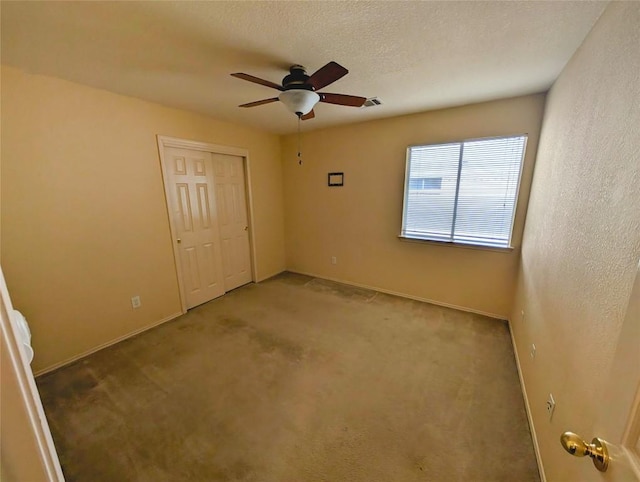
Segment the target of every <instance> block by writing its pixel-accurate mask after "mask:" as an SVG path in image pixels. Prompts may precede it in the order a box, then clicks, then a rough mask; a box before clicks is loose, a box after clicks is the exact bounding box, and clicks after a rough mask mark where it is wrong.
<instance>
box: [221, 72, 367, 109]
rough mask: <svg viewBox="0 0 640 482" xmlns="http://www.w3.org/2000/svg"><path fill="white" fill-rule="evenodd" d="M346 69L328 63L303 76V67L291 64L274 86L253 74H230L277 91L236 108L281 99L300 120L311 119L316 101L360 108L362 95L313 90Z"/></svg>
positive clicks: (364, 99) (324, 85)
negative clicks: (268, 96) (276, 95)
mask: <svg viewBox="0 0 640 482" xmlns="http://www.w3.org/2000/svg"><path fill="white" fill-rule="evenodd" d="M348 73H349V71H348V70H347V69H345V68H344V67H343V66H342V65H340V64H338V63H337V62H333V61H332V62H329V63H328V64H327V65H325V66H324V67H322V68H320V69H319V70H317V71H316V72H315V73H313V74H312V75H311V76H309V75H307V71H306V69H305V68H304V67H303V66H302V65H297V64H296V65H292V66H291V67H290V68H289V75H287V76H286V77H285V78H284V79H282V85H278V84H276V83H274V82H271V81H269V80H264V79H260V78H259V77H254V76H253V75H249V74H244V73H242V72H237V73H235V74H231V75H232V76H233V77H237V78H238V79H242V80H247V81H249V82H253V83H255V84H260V85H264V86H266V87H271V88H272V89H276V90H279V91H281V94H280V95H278V97H272V98H270V99H263V100H258V101H255V102H249V103H248V104H242V105H239V106H238V107H256V106H258V105H264V104H270V103H271V102H278V101H280V102H282V103H283V104H284V105H285V106H286V107H287V109H289V110H290V111H291V112H293V113H294V114H296V115H297V116H298V118H300V119H302V120H307V119H313V118H314V117H315V114H314V112H313V107H314V106H315V105H316V104H317V103H318V102H325V103H327V104H337V105H346V106H350V107H361V106H362V105H363V104H364V103H365V101H366V100H367V99H366V97H357V96H355V95H345V94H329V93H325V92H321V93H319V92H316V91H318V90H320V89H322V88H323V87H326V86H327V85H329V84H332V83H334V82H335V81H336V80H338V79H341V78H342V77H344V76H345V75H347V74H348Z"/></svg>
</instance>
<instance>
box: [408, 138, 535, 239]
mask: <svg viewBox="0 0 640 482" xmlns="http://www.w3.org/2000/svg"><path fill="white" fill-rule="evenodd" d="M526 142H527V136H525V135H523V136H514V137H500V138H490V139H477V140H470V141H462V142H451V143H447V144H431V145H425V146H413V147H409V149H408V150H407V169H406V179H405V189H404V206H403V214H402V234H401V236H402V237H405V238H413V239H423V240H431V241H444V242H450V243H463V244H473V245H479V246H491V247H502V248H506V247H509V246H510V245H511V231H512V228H513V216H514V212H515V206H516V200H517V197H518V187H519V184H520V172H521V170H522V160H523V158H524V151H525V146H526Z"/></svg>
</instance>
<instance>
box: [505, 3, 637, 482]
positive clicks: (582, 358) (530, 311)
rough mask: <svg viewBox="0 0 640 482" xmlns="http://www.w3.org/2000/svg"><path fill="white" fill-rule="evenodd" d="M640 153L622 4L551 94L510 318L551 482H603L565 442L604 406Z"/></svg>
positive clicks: (630, 257)
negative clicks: (551, 399)
mask: <svg viewBox="0 0 640 482" xmlns="http://www.w3.org/2000/svg"><path fill="white" fill-rule="evenodd" d="M639 153H640V4H639V3H636V2H627V3H618V2H614V3H612V4H610V6H609V7H608V8H607V10H606V11H605V13H604V14H603V15H602V17H601V18H600V20H599V21H598V23H597V24H596V25H595V27H594V29H593V30H592V32H591V33H590V34H589V36H588V37H587V39H586V40H585V42H584V44H583V45H582V46H581V47H580V49H579V50H578V51H577V52H576V54H575V55H574V57H573V58H572V60H571V61H570V62H569V63H568V65H567V66H566V68H565V70H564V71H563V73H562V75H561V76H560V77H559V79H558V80H557V81H556V83H555V84H554V86H553V88H552V89H551V91H550V93H549V95H548V100H547V106H546V110H545V116H544V120H543V129H542V134H541V139H540V145H539V148H538V158H537V161H536V168H535V176H534V181H533V186H532V193H531V199H530V203H529V212H528V214H527V225H526V229H525V234H524V240H523V246H522V263H521V268H520V273H519V281H518V288H517V296H516V301H515V304H514V307H513V313H512V317H511V319H512V322H513V326H514V332H515V339H516V345H517V349H518V352H519V353H520V361H521V363H522V370H523V375H524V380H525V384H526V389H527V392H528V399H529V403H530V405H531V410H532V416H533V420H534V424H535V429H536V433H537V437H538V441H539V444H540V450H541V455H542V459H543V462H544V467H545V471H546V474H547V478H548V480H549V481H565V480H581V481H587V480H594V481H595V480H601V479H600V477H599V474H598V473H597V472H596V471H595V470H592V467H591V466H590V464H588V463H587V462H584V461H580V462H577V460H578V459H575V460H574V459H572V458H571V457H568V456H567V454H566V453H564V451H563V450H562V448H561V447H560V444H559V442H558V437H559V435H560V434H561V433H562V432H563V431H565V430H572V431H575V432H577V433H579V434H582V435H584V436H585V437H589V438H590V437H592V436H595V435H597V434H595V433H593V428H592V427H593V424H594V422H595V419H596V417H597V416H598V415H599V414H601V413H602V412H601V410H602V408H605V409H606V408H607V407H601V406H599V402H600V400H601V398H600V397H601V395H602V392H603V390H604V387H605V381H606V378H607V376H608V375H609V369H610V367H611V363H612V358H613V356H614V353H615V348H616V344H617V340H618V335H619V332H620V328H621V324H622V321H623V319H624V314H625V310H626V306H627V302H628V299H629V295H630V292H631V286H632V282H633V278H634V275H635V268H636V265H637V263H638V258H639V256H640V154H639ZM521 310H524V311H525V317H524V319H523V318H522V316H521ZM531 343H535V344H536V347H537V356H536V358H535V360H532V359H531V358H530V357H529V356H528V353H529V347H530V344H531ZM614 375H615V374H614ZM550 392H551V393H553V394H554V396H555V398H556V401H557V407H556V412H555V414H554V417H553V420H552V421H551V422H549V419H548V416H547V414H546V411H545V400H546V398H547V396H548V394H549V393H550ZM580 471H582V472H580Z"/></svg>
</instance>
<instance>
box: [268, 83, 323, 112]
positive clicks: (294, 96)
mask: <svg viewBox="0 0 640 482" xmlns="http://www.w3.org/2000/svg"><path fill="white" fill-rule="evenodd" d="M278 99H280V102H282V103H283V104H284V105H285V106H287V109H289V110H290V111H291V112H293V113H294V114H296V115H298V116H303V115H306V114H308V113H309V112H311V110H312V109H313V107H314V106H315V105H316V104H317V103H318V102H319V101H320V96H319V95H318V94H316V93H315V92H313V91H312V90H306V89H289V90H285V91H284V92H282V93H281V94H280V95H279V96H278Z"/></svg>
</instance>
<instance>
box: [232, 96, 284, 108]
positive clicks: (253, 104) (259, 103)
mask: <svg viewBox="0 0 640 482" xmlns="http://www.w3.org/2000/svg"><path fill="white" fill-rule="evenodd" d="M279 100H280V99H278V98H277V97H273V98H272V99H262V100H256V101H255V102H249V103H248V104H242V105H239V106H238V107H256V106H258V105H264V104H270V103H271V102H278V101H279Z"/></svg>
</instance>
